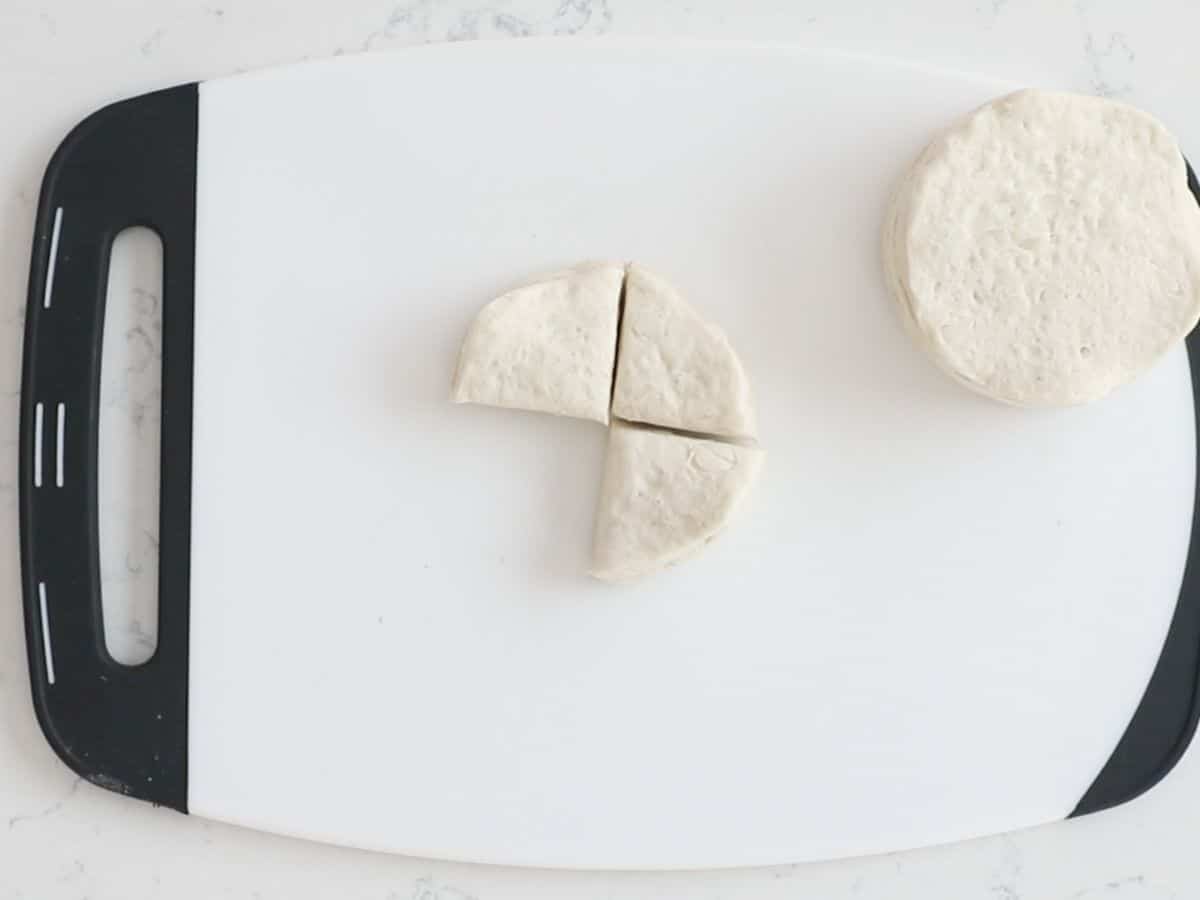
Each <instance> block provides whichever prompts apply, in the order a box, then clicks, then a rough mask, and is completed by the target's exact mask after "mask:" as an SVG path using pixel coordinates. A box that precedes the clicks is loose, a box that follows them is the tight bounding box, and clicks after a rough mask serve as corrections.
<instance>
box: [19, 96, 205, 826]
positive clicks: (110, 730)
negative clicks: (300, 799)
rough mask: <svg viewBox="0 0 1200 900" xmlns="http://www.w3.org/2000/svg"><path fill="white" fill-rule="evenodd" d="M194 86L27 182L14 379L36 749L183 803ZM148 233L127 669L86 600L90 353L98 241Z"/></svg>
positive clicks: (91, 122) (94, 512) (80, 139)
mask: <svg viewBox="0 0 1200 900" xmlns="http://www.w3.org/2000/svg"><path fill="white" fill-rule="evenodd" d="M197 116H198V90H197V86H196V85H195V84H190V85H183V86H180V87H175V88H170V89H168V90H164V91H158V92H156V93H152V94H146V95H143V96H140V97H135V98H133V99H131V100H125V101H122V102H119V103H115V104H112V105H111V106H107V107H105V108H103V109H101V110H100V111H98V112H96V113H94V114H93V115H91V116H89V117H88V118H86V119H85V120H84V121H82V122H81V123H80V124H79V125H78V126H76V127H75V129H74V130H72V131H71V133H70V134H69V135H68V136H67V137H66V139H65V140H63V142H62V144H61V145H60V146H59V147H58V150H57V151H56V152H55V154H54V156H53V158H52V159H51V161H50V163H49V166H48V167H47V169H46V174H45V177H44V179H43V182H42V191H41V197H40V200H39V204H38V210H37V221H36V226H35V232H34V242H33V256H32V261H31V264H30V274H29V297H28V301H27V306H26V317H25V350H24V363H23V372H22V379H21V426H20V451H19V456H20V505H19V515H20V531H21V570H22V572H21V575H22V590H23V593H24V601H25V630H26V643H27V647H28V651H29V668H30V677H31V680H32V683H33V701H34V708H35V710H36V712H37V717H38V721H39V722H40V723H41V726H42V730H43V731H44V732H45V734H46V737H47V739H48V740H49V742H50V744H51V746H53V747H54V749H55V750H56V751H57V752H58V754H59V756H61V757H62V759H63V760H64V761H65V762H66V763H67V765H69V766H70V767H71V768H72V769H74V770H75V771H76V772H78V773H79V774H80V775H82V776H83V777H85V778H87V779H88V780H90V781H92V782H94V783H96V784H99V785H102V786H104V787H107V788H110V789H112V790H116V791H118V792H120V793H124V794H129V795H132V796H136V797H140V798H143V799H147V800H151V801H153V802H155V803H159V804H163V805H166V806H171V807H174V808H176V809H179V810H185V809H186V805H187V696H188V694H187V677H188V586H189V536H190V519H191V429H192V422H191V419H192V324H193V323H192V318H193V316H192V313H193V300H194V296H193V294H194V282H195V277H194V275H195V237H196V222H195V218H196V217H195V210H196V203H195V191H196V135H197ZM139 225H140V226H145V227H148V228H150V229H152V230H153V231H155V232H156V233H157V234H158V236H159V238H160V239H161V241H162V245H163V363H162V440H161V456H162V459H161V472H162V476H161V478H162V482H161V493H160V510H159V593H158V596H159V634H158V648H157V650H156V652H155V654H154V656H153V657H151V659H150V660H149V661H147V662H146V663H144V664H143V665H140V666H135V667H130V666H124V665H121V664H119V663H117V662H116V661H115V660H114V659H113V658H112V657H111V656H110V655H109V653H108V651H107V649H106V647H105V643H104V635H103V623H102V621H101V615H102V613H101V602H100V563H99V547H100V542H99V528H100V523H99V520H98V500H97V496H98V494H97V480H98V465H97V453H98V448H99V424H100V422H99V418H100V354H101V344H102V337H103V326H104V302H105V292H106V287H107V279H108V265H109V255H110V251H111V247H112V242H113V239H114V238H115V237H116V235H117V234H118V233H119V232H121V231H123V230H124V229H126V228H129V227H132V226H139Z"/></svg>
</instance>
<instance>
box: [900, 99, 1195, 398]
mask: <svg viewBox="0 0 1200 900" xmlns="http://www.w3.org/2000/svg"><path fill="white" fill-rule="evenodd" d="M883 258H884V270H885V275H886V279H887V282H888V285H889V287H890V289H891V291H892V294H893V296H894V298H895V300H896V303H897V305H898V307H899V309H900V313H901V316H902V318H903V320H904V323H905V326H906V328H907V329H908V331H909V332H910V333H911V334H912V336H913V337H914V339H915V340H916V342H917V344H918V345H919V346H920V347H921V348H922V349H923V350H924V351H925V352H926V353H927V354H928V355H929V356H930V357H931V358H932V359H933V361H934V362H935V363H937V364H938V365H939V366H940V367H941V368H942V369H943V370H945V371H946V372H948V373H949V374H950V375H952V376H953V377H954V378H956V379H957V380H958V381H960V382H962V383H963V384H965V385H966V386H967V387H970V388H971V389H973V390H976V391H978V392H980V393H982V394H985V395H987V396H989V397H992V398H994V399H996V400H1001V401H1003V402H1006V403H1011V404H1016V405H1020V406H1066V405H1073V404H1079V403H1086V402H1088V401H1091V400H1095V399H1097V398H1099V397H1103V396H1104V395H1105V394H1107V393H1109V392H1110V391H1111V390H1113V389H1114V388H1116V387H1119V386H1120V385H1122V384H1125V383H1126V382H1128V381H1131V380H1132V379H1134V378H1136V377H1137V376H1139V375H1140V374H1142V373H1143V372H1145V371H1146V370H1147V369H1149V368H1150V367H1151V366H1152V365H1153V364H1154V363H1155V362H1156V361H1157V360H1158V359H1159V358H1161V357H1162V356H1163V354H1165V353H1166V352H1167V351H1168V350H1170V349H1171V348H1172V347H1174V346H1175V345H1176V344H1178V342H1179V341H1180V340H1182V339H1183V337H1184V336H1185V335H1186V334H1187V333H1188V332H1189V331H1190V330H1191V329H1192V328H1193V327H1194V326H1195V324H1196V321H1197V318H1198V317H1200V209H1198V208H1197V205H1196V201H1195V199H1194V198H1193V197H1192V196H1191V193H1190V192H1189V190H1188V186H1187V176H1186V166H1185V163H1184V160H1183V156H1182V154H1181V153H1180V149H1179V146H1178V144H1177V142H1176V141H1175V139H1174V138H1173V137H1172V136H1171V134H1170V133H1169V132H1168V131H1167V130H1166V129H1165V128H1164V127H1163V126H1162V125H1161V124H1160V123H1159V122H1157V121H1156V120H1154V119H1153V118H1152V117H1150V116H1149V115H1147V114H1145V113H1143V112H1141V111H1140V110H1137V109H1134V108H1132V107H1130V106H1126V105H1124V104H1121V103H1117V102H1115V101H1111V100H1105V99H1101V98H1097V97H1085V96H1077V95H1072V94H1062V93H1053V92H1047V91H1036V90H1028V91H1020V92H1018V93H1016V94H1012V95H1009V96H1006V97H1001V98H999V99H998V100H995V101H993V102H991V103H989V104H987V105H985V106H983V107H981V108H980V109H978V110H976V111H975V112H973V113H971V114H970V115H969V116H967V117H966V118H965V119H964V120H962V121H961V122H958V123H955V124H954V125H952V126H951V127H950V128H949V129H948V130H947V131H946V132H945V133H943V134H942V135H941V136H939V137H938V138H937V139H935V140H934V141H933V142H932V143H931V144H930V145H929V146H928V147H927V148H926V149H925V151H924V152H923V153H922V154H921V156H920V157H919V158H918V159H917V161H916V163H915V164H914V165H913V167H912V169H911V171H910V172H909V174H908V175H907V176H906V177H905V178H904V179H903V181H902V182H901V184H900V185H899V186H898V188H897V190H896V193H895V195H894V196H893V198H892V202H891V205H890V208H889V210H888V213H887V216H886V219H885V223H884V229H883Z"/></svg>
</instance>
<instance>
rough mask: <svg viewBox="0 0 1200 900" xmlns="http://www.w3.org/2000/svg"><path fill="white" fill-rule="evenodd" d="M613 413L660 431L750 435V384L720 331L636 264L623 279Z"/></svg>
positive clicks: (752, 423) (664, 282)
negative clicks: (668, 429) (623, 305)
mask: <svg viewBox="0 0 1200 900" xmlns="http://www.w3.org/2000/svg"><path fill="white" fill-rule="evenodd" d="M612 412H613V415H614V416H618V417H620V418H622V419H627V420H629V421H631V422H645V423H647V424H649V425H657V426H659V427H662V428H676V429H679V430H681V431H694V432H697V433H701V434H716V435H721V436H723V437H733V438H748V437H753V436H754V433H755V417H754V408H753V405H752V402H751V398H750V382H749V381H748V380H747V378H746V373H745V371H744V370H743V369H742V363H741V360H739V359H738V356H737V354H736V353H735V352H734V350H733V347H731V346H730V344H729V340H728V338H726V337H725V333H724V332H723V331H721V329H719V328H717V327H716V326H715V325H712V324H710V323H709V322H706V321H705V320H704V319H703V318H701V317H700V316H699V315H698V314H697V313H696V311H695V310H694V309H692V308H691V307H690V306H689V305H688V304H687V303H686V302H684V300H683V299H682V298H681V297H680V296H679V294H678V292H677V291H676V290H675V288H673V287H672V286H671V285H670V284H668V283H667V282H666V281H665V280H663V279H662V278H660V277H659V276H657V275H655V274H654V273H653V272H650V271H648V270H647V269H645V268H643V267H642V266H639V265H636V264H634V265H631V266H629V269H628V270H627V272H626V275H625V311H624V317H623V319H622V323H621V343H620V354H619V357H618V359H617V379H616V385H615V386H614V390H613V406H612Z"/></svg>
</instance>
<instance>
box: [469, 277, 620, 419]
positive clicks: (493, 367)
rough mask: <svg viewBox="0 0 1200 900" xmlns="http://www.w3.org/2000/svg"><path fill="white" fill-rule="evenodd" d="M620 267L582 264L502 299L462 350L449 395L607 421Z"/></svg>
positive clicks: (483, 314)
mask: <svg viewBox="0 0 1200 900" xmlns="http://www.w3.org/2000/svg"><path fill="white" fill-rule="evenodd" d="M623 279H624V266H623V265H622V264H621V263H608V262H591V263H583V264H581V265H578V266H575V267H573V268H570V269H567V270H565V271H562V272H557V273H555V274H553V275H550V276H547V277H546V278H544V279H542V280H539V281H536V282H533V283H532V284H528V285H526V286H524V287H520V288H517V289H516V290H513V291H509V292H508V293H506V294H503V295H502V296H500V297H498V298H496V299H495V300H493V301H492V302H491V303H489V304H488V305H487V306H485V307H484V308H483V309H482V310H480V312H479V314H478V315H477V316H476V317H475V321H474V322H473V323H472V324H471V328H470V331H469V332H468V334H467V337H466V339H465V340H464V341H463V344H462V348H461V350H460V351H459V358H458V369H457V371H456V373H455V376H454V384H453V387H452V393H451V396H452V398H453V400H454V402H456V403H482V404H487V405H490V406H503V407H508V408H511V409H525V410H533V411H536V412H548V413H554V414H556V415H560V416H574V417H576V418H581V419H593V420H595V421H597V422H602V423H607V422H608V410H609V399H610V396H611V393H612V373H613V362H614V356H615V353H616V346H617V321H618V316H619V306H620V295H621V283H622V281H623Z"/></svg>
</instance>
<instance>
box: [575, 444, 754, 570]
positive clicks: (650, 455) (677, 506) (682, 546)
mask: <svg viewBox="0 0 1200 900" xmlns="http://www.w3.org/2000/svg"><path fill="white" fill-rule="evenodd" d="M762 457H763V453H762V451H761V450H759V449H758V448H757V447H748V446H740V445H737V444H728V443H724V442H719V441H712V440H705V439H702V438H694V437H684V436H682V435H679V434H672V433H670V432H665V431H659V430H652V429H646V428H640V427H637V426H634V425H629V424H626V423H624V422H621V421H614V422H613V423H612V426H611V428H610V429H609V436H608V455H607V458H606V461H605V470H604V481H603V483H602V485H601V489H600V503H599V507H598V510H597V514H596V529H595V535H594V544H593V552H592V574H593V575H594V576H595V577H597V578H601V579H604V580H606V581H629V580H631V579H634V578H638V577H640V576H642V575H647V574H649V573H651V572H654V571H656V570H658V569H661V568H663V567H665V566H669V565H672V564H673V563H676V562H678V561H680V560H682V559H684V558H686V557H688V556H691V555H692V554H693V553H695V552H697V551H698V550H700V549H701V548H703V547H704V545H705V544H707V543H708V542H709V541H710V540H712V539H713V537H714V536H715V535H716V534H717V533H718V532H719V531H720V530H721V529H722V528H724V527H725V525H726V524H727V523H728V521H729V519H730V517H731V515H732V514H733V512H734V510H735V508H736V507H737V505H738V503H739V501H740V500H741V499H742V498H743V497H744V496H745V494H746V493H747V491H748V490H749V489H750V486H751V485H752V484H753V483H754V480H755V478H756V477H757V475H758V472H759V469H760V467H761V464H762Z"/></svg>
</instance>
